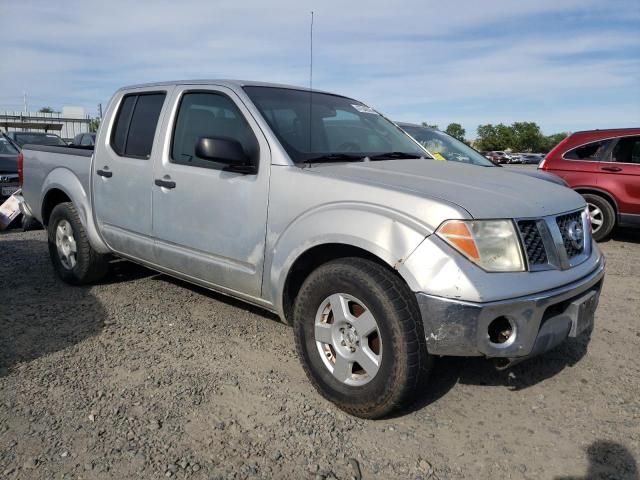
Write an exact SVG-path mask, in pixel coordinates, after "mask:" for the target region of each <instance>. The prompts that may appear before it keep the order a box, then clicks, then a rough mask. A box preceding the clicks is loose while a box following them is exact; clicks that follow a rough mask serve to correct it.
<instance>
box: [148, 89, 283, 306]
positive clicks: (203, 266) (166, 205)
mask: <svg viewBox="0 0 640 480" xmlns="http://www.w3.org/2000/svg"><path fill="white" fill-rule="evenodd" d="M171 103H172V113H171V115H168V116H167V119H166V130H167V131H168V132H169V133H168V135H167V138H166V140H165V145H164V148H163V154H162V159H161V161H159V162H157V163H156V167H155V172H154V177H155V181H156V182H157V183H158V185H156V186H155V188H154V189H153V231H154V236H155V239H156V255H157V258H158V262H159V264H160V265H162V266H164V267H168V268H170V269H172V270H174V271H176V272H179V273H181V274H183V275H186V276H188V277H190V278H192V279H194V280H198V281H200V282H202V283H205V284H208V285H211V286H215V287H217V288H220V289H222V290H226V291H228V292H229V293H232V294H233V292H240V293H242V294H245V295H250V296H255V297H259V296H260V288H261V279H262V267H263V265H262V264H263V258H264V245H265V235H266V224H267V202H268V188H269V170H270V163H271V159H270V154H269V147H268V144H267V142H266V139H265V138H264V136H263V135H262V133H261V131H260V129H259V128H258V125H257V124H256V122H255V120H254V119H253V117H252V116H251V114H250V113H249V111H248V110H247V108H246V107H245V106H244V104H243V103H242V101H241V100H240V98H239V97H238V96H237V95H236V94H235V93H234V92H233V91H232V90H230V89H227V88H224V87H205V88H203V87H200V86H198V87H195V86H193V87H192V86H182V87H179V88H177V89H176V91H175V92H174V94H173V95H172V98H171ZM201 137H224V138H228V139H233V140H237V141H238V142H240V144H241V145H242V147H243V149H244V150H245V153H246V154H247V155H248V156H250V157H251V158H253V159H254V160H255V161H257V162H258V165H259V167H258V172H257V174H242V173H236V172H230V171H227V170H225V165H224V164H222V163H218V162H215V161H212V160H205V159H202V158H199V157H198V156H197V155H196V154H195V146H196V142H197V141H198V139H199V138H201Z"/></svg>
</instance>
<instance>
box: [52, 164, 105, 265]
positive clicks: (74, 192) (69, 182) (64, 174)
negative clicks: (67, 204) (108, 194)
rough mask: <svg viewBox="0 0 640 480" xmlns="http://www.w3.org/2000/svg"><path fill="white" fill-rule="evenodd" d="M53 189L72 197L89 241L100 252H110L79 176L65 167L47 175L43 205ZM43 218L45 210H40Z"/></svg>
mask: <svg viewBox="0 0 640 480" xmlns="http://www.w3.org/2000/svg"><path fill="white" fill-rule="evenodd" d="M52 190H60V191H62V192H64V193H65V195H67V197H69V198H70V199H71V202H72V203H73V206H74V207H75V208H76V210H77V211H78V215H79V216H80V222H81V223H82V226H83V227H84V228H85V230H86V232H87V236H88V238H89V242H90V243H91V246H92V247H93V249H94V250H95V251H97V252H98V253H109V252H110V250H109V248H108V247H107V246H106V245H105V243H104V242H103V241H102V238H100V235H99V234H98V231H97V229H96V227H95V223H94V222H93V212H92V209H91V199H90V197H89V192H87V191H86V189H85V188H84V186H83V185H82V183H81V182H80V180H79V179H78V177H77V176H76V175H75V173H73V172H72V171H71V170H69V169H68V168H65V167H58V168H55V169H53V170H51V172H49V174H48V175H47V177H46V178H45V179H44V182H42V189H41V197H40V198H42V199H43V201H42V207H41V208H44V205H45V204H46V200H47V194H48V193H50V192H51V191H52ZM40 216H41V218H42V216H43V212H42V211H41V212H40Z"/></svg>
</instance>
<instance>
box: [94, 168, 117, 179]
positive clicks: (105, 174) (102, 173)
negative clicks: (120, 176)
mask: <svg viewBox="0 0 640 480" xmlns="http://www.w3.org/2000/svg"><path fill="white" fill-rule="evenodd" d="M96 173H97V174H98V175H100V176H101V177H107V178H111V177H113V172H110V171H108V170H98V171H96Z"/></svg>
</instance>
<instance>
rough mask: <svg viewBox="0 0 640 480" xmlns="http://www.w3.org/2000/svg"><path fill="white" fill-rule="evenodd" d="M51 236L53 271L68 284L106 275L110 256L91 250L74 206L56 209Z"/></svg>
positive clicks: (62, 206)
mask: <svg viewBox="0 0 640 480" xmlns="http://www.w3.org/2000/svg"><path fill="white" fill-rule="evenodd" d="M48 237H49V255H50V256H51V262H52V263H53V268H54V269H55V271H56V273H57V274H58V275H59V276H60V278H62V279H63V280H64V281H65V282H67V283H70V284H72V285H82V284H86V283H91V282H95V281H96V280H99V279H100V278H102V277H103V276H104V275H105V274H106V273H107V270H108V264H107V257H106V256H105V255H101V254H99V253H97V252H96V251H95V250H94V249H93V248H92V247H91V244H90V243H89V239H88V238H87V233H86V231H85V229H84V227H83V226H82V223H81V222H80V217H79V216H78V212H77V211H76V209H75V207H74V206H73V204H72V203H70V202H66V203H61V204H59V205H56V207H55V208H54V209H53V211H52V212H51V216H50V217H49V225H48Z"/></svg>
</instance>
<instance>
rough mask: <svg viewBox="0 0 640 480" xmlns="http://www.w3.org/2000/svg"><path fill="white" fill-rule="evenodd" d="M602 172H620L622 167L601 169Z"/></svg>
mask: <svg viewBox="0 0 640 480" xmlns="http://www.w3.org/2000/svg"><path fill="white" fill-rule="evenodd" d="M600 169H601V170H605V171H607V172H620V171H622V169H621V168H620V167H601V168H600Z"/></svg>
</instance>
